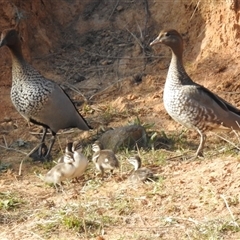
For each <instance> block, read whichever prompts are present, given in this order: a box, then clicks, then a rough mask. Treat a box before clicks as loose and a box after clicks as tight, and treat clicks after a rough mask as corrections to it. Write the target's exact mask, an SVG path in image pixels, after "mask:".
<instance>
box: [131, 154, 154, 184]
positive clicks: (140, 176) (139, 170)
mask: <svg viewBox="0 0 240 240" xmlns="http://www.w3.org/2000/svg"><path fill="white" fill-rule="evenodd" d="M128 161H129V163H131V164H132V165H133V166H134V172H133V173H132V174H131V176H130V177H129V178H130V180H131V181H135V182H136V181H142V182H144V181H146V180H148V179H151V178H153V172H152V171H151V170H150V169H148V168H145V167H141V165H142V161H141V158H140V157H139V156H138V155H136V156H133V157H130V158H129V159H128Z"/></svg>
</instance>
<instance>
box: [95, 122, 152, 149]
mask: <svg viewBox="0 0 240 240" xmlns="http://www.w3.org/2000/svg"><path fill="white" fill-rule="evenodd" d="M99 141H100V143H101V144H102V145H103V149H112V150H113V151H114V152H117V150H118V149H119V148H121V147H127V148H135V147H136V145H137V146H138V147H139V148H140V147H146V146H147V133H146V130H145V128H144V127H142V126H140V125H129V126H124V127H119V128H116V129H114V130H109V131H107V132H105V133H104V134H103V135H102V136H101V137H100V139H99Z"/></svg>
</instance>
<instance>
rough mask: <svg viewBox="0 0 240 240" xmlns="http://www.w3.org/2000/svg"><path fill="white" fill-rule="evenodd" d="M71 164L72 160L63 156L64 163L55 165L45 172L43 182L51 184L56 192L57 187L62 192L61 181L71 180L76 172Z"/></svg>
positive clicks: (68, 156)
mask: <svg viewBox="0 0 240 240" xmlns="http://www.w3.org/2000/svg"><path fill="white" fill-rule="evenodd" d="M65 161H66V162H65ZM73 163H74V159H73V158H71V156H70V155H65V156H64V162H61V163H58V164H57V165H55V166H54V167H53V168H52V169H51V170H50V171H48V172H47V174H46V175H45V177H44V178H43V180H44V181H45V182H46V183H53V184H54V186H55V188H56V191H58V186H60V187H61V190H62V192H63V186H62V181H64V180H66V179H71V178H72V176H73V175H74V173H75V171H76V167H75V166H74V164H73Z"/></svg>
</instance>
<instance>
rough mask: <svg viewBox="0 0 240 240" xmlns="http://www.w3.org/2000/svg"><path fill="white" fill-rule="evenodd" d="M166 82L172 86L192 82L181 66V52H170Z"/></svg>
mask: <svg viewBox="0 0 240 240" xmlns="http://www.w3.org/2000/svg"><path fill="white" fill-rule="evenodd" d="M167 80H170V82H171V83H172V84H189V83H190V82H192V80H191V79H190V77H189V76H188V74H187V73H186V71H185V69H184V66H183V60H182V51H175V50H172V58H171V62H170V66H169V70H168V75H167Z"/></svg>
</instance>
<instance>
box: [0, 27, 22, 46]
mask: <svg viewBox="0 0 240 240" xmlns="http://www.w3.org/2000/svg"><path fill="white" fill-rule="evenodd" d="M18 42H19V35H18V32H17V30H16V29H13V28H11V29H6V30H3V31H2V34H1V39H0V47H2V46H8V47H11V46H14V45H16V43H18Z"/></svg>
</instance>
